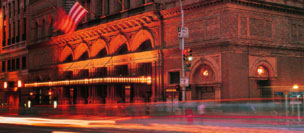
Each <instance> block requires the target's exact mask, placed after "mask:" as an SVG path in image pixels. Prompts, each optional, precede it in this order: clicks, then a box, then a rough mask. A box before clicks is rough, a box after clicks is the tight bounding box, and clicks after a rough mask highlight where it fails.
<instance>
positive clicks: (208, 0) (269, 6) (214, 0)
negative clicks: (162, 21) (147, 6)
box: [161, 0, 304, 18]
mask: <svg viewBox="0 0 304 133" xmlns="http://www.w3.org/2000/svg"><path fill="white" fill-rule="evenodd" d="M227 3H231V4H236V5H242V6H249V7H253V8H263V9H266V10H274V11H278V12H287V13H291V14H299V15H303V14H304V9H303V8H300V7H295V6H289V5H284V4H277V3H271V2H266V1H262V0H259V1H258V0H255V1H253V0H204V1H199V2H195V3H191V4H187V5H183V10H184V12H185V13H187V12H192V10H201V8H207V7H210V6H215V5H219V4H227ZM180 14H181V12H180V6H177V7H175V8H171V9H167V10H163V11H161V15H162V16H163V17H164V18H170V17H175V16H180Z"/></svg>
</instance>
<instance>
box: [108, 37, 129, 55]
mask: <svg viewBox="0 0 304 133" xmlns="http://www.w3.org/2000/svg"><path fill="white" fill-rule="evenodd" d="M123 44H126V45H127V48H128V51H130V45H129V42H128V39H127V37H126V36H125V35H122V34H119V35H117V36H115V37H114V38H113V39H112V40H111V42H110V44H109V53H110V54H114V53H115V52H116V51H117V50H118V49H119V48H120V47H121V46H122V45H123Z"/></svg>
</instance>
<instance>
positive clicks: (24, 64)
mask: <svg viewBox="0 0 304 133" xmlns="http://www.w3.org/2000/svg"><path fill="white" fill-rule="evenodd" d="M22 69H26V56H22Z"/></svg>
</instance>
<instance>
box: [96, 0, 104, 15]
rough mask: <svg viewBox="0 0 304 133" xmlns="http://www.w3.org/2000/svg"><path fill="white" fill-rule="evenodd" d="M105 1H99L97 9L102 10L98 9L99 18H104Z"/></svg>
mask: <svg viewBox="0 0 304 133" xmlns="http://www.w3.org/2000/svg"><path fill="white" fill-rule="evenodd" d="M103 2H104V0H99V3H97V4H98V5H97V7H101V8H100V9H99V8H97V9H99V10H98V11H97V13H98V15H99V16H103V12H104V11H103V10H104V9H103V5H104V3H103Z"/></svg>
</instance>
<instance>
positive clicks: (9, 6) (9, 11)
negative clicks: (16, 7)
mask: <svg viewBox="0 0 304 133" xmlns="http://www.w3.org/2000/svg"><path fill="white" fill-rule="evenodd" d="M11 10H12V8H11V3H8V17H9V18H11Z"/></svg>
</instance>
